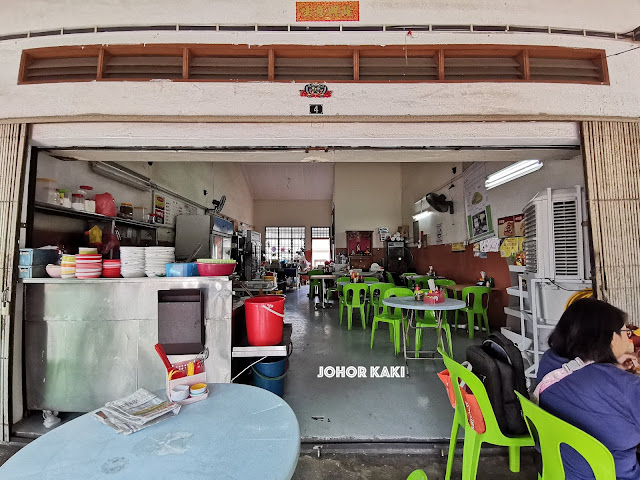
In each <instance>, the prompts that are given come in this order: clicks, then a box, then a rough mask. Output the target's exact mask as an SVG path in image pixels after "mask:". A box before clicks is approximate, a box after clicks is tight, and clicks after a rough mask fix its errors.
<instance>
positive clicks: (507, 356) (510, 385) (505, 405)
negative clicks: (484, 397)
mask: <svg viewBox="0 0 640 480" xmlns="http://www.w3.org/2000/svg"><path fill="white" fill-rule="evenodd" d="M467 361H468V362H469V363H470V364H471V366H472V372H473V373H474V374H475V375H476V376H477V377H478V378H479V379H480V380H481V381H482V383H483V384H484V387H485V388H486V390H487V394H488V395H489V401H490V402H491V406H492V407H493V411H494V413H495V415H496V420H497V421H498V426H499V427H500V430H501V431H502V433H504V434H505V435H522V434H525V433H527V425H526V424H525V421H524V418H523V416H522V408H521V407H520V402H519V401H518V397H516V394H515V393H514V390H515V391H517V392H518V393H521V394H522V395H524V397H525V398H529V394H528V392H527V385H526V380H525V377H524V364H523V362H522V354H521V353H520V350H519V349H518V348H517V347H516V346H515V345H514V344H513V342H512V341H511V340H509V339H508V338H506V337H505V336H504V335H502V334H501V333H492V334H491V335H489V336H488V337H487V339H486V340H485V341H484V342H482V345H474V346H471V347H469V348H467Z"/></svg>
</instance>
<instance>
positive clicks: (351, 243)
mask: <svg viewBox="0 0 640 480" xmlns="http://www.w3.org/2000/svg"><path fill="white" fill-rule="evenodd" d="M372 238H373V231H361V230H357V231H348V232H347V255H354V256H357V255H366V256H371V255H372V248H371V247H372V245H371V240H372Z"/></svg>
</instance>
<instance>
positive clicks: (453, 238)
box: [403, 156, 584, 245]
mask: <svg viewBox="0 0 640 480" xmlns="http://www.w3.org/2000/svg"><path fill="white" fill-rule="evenodd" d="M485 165H486V172H487V175H489V174H490V173H493V172H496V171H497V170H500V169H501V168H504V167H506V166H508V165H510V163H508V162H488V163H486V164H485ZM452 166H454V165H453V164H435V165H425V166H414V165H406V166H405V168H406V170H407V177H410V178H411V179H412V180H411V181H410V182H409V184H404V185H405V192H406V195H407V198H406V201H403V214H404V215H405V218H409V217H410V215H412V214H413V213H412V212H413V202H415V201H416V200H418V199H419V198H420V196H424V195H425V194H426V193H428V192H431V191H435V192H436V193H444V194H445V195H447V197H448V198H450V199H452V200H453V202H454V211H455V213H454V214H453V215H451V214H449V213H432V214H430V215H429V216H428V217H426V218H424V219H421V220H419V223H420V230H422V231H423V232H424V233H425V234H426V235H427V242H428V244H429V245H435V243H436V225H437V224H438V223H442V233H443V243H445V244H449V243H453V242H463V241H466V240H467V236H468V234H467V226H466V217H465V207H464V193H463V180H462V178H460V179H457V180H453V184H454V185H455V186H454V187H453V188H452V189H449V188H448V185H447V186H445V187H444V188H442V189H440V190H436V189H437V188H438V187H440V186H441V185H443V183H446V182H447V178H446V177H447V175H448V178H449V179H451V178H452V177H451V167H452ZM426 167H433V168H432V169H429V171H430V175H427V174H425V173H424V172H420V169H422V168H426ZM458 172H460V169H459V168H458ZM431 173H432V175H431ZM409 174H412V175H409ZM407 177H405V178H407ZM420 177H421V178H423V179H424V184H423V185H424V188H419V187H411V184H413V185H419V183H420V182H419V181H418V180H416V178H420ZM443 177H444V178H445V180H444V182H443V181H442V179H443ZM576 185H581V186H583V187H584V172H583V167H582V158H581V157H580V156H576V157H575V158H573V159H571V160H557V161H548V162H545V163H544V166H543V167H542V168H541V169H540V170H538V171H537V172H534V173H531V174H529V175H526V176H524V177H521V178H518V179H516V180H513V181H511V182H509V183H505V184H504V185H500V186H499V187H496V188H493V189H491V190H489V199H490V205H491V215H492V217H493V218H492V219H493V228H494V231H495V232H496V233H497V231H498V218H500V217H505V216H510V215H516V214H519V213H522V209H523V207H524V206H525V205H526V204H527V202H529V200H531V199H532V198H533V196H534V195H535V194H536V193H538V192H539V191H541V190H545V189H546V188H548V187H551V188H571V187H574V186H576ZM407 186H409V187H410V188H407ZM414 193H415V194H417V195H414ZM409 195H412V197H409ZM410 198H413V202H411V200H410ZM403 200H404V199H403ZM410 224H411V223H410Z"/></svg>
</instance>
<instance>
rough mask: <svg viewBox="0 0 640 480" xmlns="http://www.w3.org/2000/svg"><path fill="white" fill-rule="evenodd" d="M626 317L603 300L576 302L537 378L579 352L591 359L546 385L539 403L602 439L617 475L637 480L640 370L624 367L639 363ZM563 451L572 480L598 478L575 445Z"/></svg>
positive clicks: (552, 339) (639, 469)
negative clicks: (630, 369) (634, 371)
mask: <svg viewBox="0 0 640 480" xmlns="http://www.w3.org/2000/svg"><path fill="white" fill-rule="evenodd" d="M626 317H627V316H626V314H625V313H624V312H622V311H621V310H619V309H617V308H616V307H614V306H612V305H609V304H608V303H605V302H602V301H600V300H595V299H591V298H588V299H583V300H578V301H576V302H575V303H573V304H572V305H571V306H569V308H568V309H567V310H566V311H565V312H564V314H563V315H562V317H561V318H560V321H559V322H558V325H557V326H556V328H555V329H554V331H553V333H552V334H551V336H550V337H549V347H550V350H548V351H546V352H545V354H544V355H543V356H542V359H541V360H540V367H539V369H538V382H540V381H541V380H542V378H543V377H544V376H545V375H546V374H547V373H549V372H551V371H553V370H555V369H557V368H561V367H562V365H563V364H564V363H567V362H568V361H570V360H573V359H574V358H576V357H579V358H580V359H581V360H583V362H585V363H586V362H588V361H592V362H593V363H591V364H589V365H586V366H584V367H582V368H581V369H579V370H576V371H574V372H573V373H572V374H570V375H568V376H567V377H565V378H563V379H561V380H559V381H558V382H557V383H554V384H552V385H550V386H549V387H548V388H546V389H545V390H544V391H542V393H541V394H540V406H541V407H542V408H544V409H545V410H547V411H549V412H550V413H552V414H553V415H555V416H557V417H559V418H561V419H563V420H565V421H566V422H568V423H570V424H572V425H575V426H576V427H578V428H580V429H581V430H583V431H585V432H587V433H588V434H590V435H591V436H593V437H595V438H596V439H598V440H599V441H600V442H602V443H603V444H604V445H605V446H606V447H607V448H608V449H609V450H610V451H611V454H612V455H613V458H614V461H615V465H616V477H617V478H618V479H624V480H632V479H633V480H638V479H640V465H638V460H637V458H636V447H637V446H638V444H640V409H639V408H638V406H639V405H640V404H639V403H638V401H639V400H640V376H638V375H635V374H632V373H629V372H626V371H625V370H626V369H629V368H630V367H631V368H633V367H634V366H637V365H638V362H637V358H636V357H635V355H632V354H629V353H627V352H628V347H629V329H628V328H627V327H626V326H625V323H626ZM561 453H562V458H563V464H564V468H565V473H566V478H567V480H583V479H585V480H586V479H593V478H594V477H593V473H592V472H591V468H590V467H589V465H588V464H587V462H586V461H585V460H584V459H583V458H582V456H580V455H579V454H578V453H577V452H576V451H575V450H573V449H571V448H570V447H568V446H566V445H563V446H562V447H561Z"/></svg>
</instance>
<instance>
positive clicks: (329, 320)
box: [283, 286, 482, 442]
mask: <svg viewBox="0 0 640 480" xmlns="http://www.w3.org/2000/svg"><path fill="white" fill-rule="evenodd" d="M307 293H308V287H306V286H303V287H302V288H301V289H300V290H297V291H293V292H292V291H289V292H287V300H286V304H285V305H286V306H285V315H286V317H285V321H287V322H291V323H292V324H293V336H292V340H293V354H292V355H291V357H290V362H289V371H288V373H287V377H286V381H285V394H284V397H283V398H284V399H285V400H286V401H287V403H288V404H289V405H290V406H291V408H292V409H293V411H294V412H295V413H296V415H297V417H298V422H299V424H300V434H301V437H302V441H303V442H372V441H374V442H376V441H377V442H380V441H384V442H398V441H403V442H434V441H443V440H444V441H448V438H449V435H450V432H451V422H452V421H453V409H452V408H451V405H450V404H449V401H448V398H447V395H446V392H445V389H444V386H443V385H442V383H441V382H440V380H439V379H438V377H437V376H436V373H437V372H439V371H441V370H443V369H444V363H443V362H442V360H414V361H409V369H410V376H409V377H408V378H353V379H350V378H317V375H318V371H319V367H320V366H329V365H332V366H336V365H338V366H349V365H354V366H365V367H366V368H367V372H369V367H370V366H380V367H382V366H389V367H390V366H402V365H404V357H403V355H402V352H401V353H400V355H398V356H395V355H394V353H393V344H392V343H391V342H390V341H389V333H388V328H387V326H386V325H384V324H380V328H379V329H378V330H376V336H375V344H374V348H373V349H370V347H369V342H370V340H371V326H370V322H368V327H367V329H366V330H362V325H361V322H360V318H359V313H354V322H353V328H352V330H351V331H349V330H347V325H346V310H345V313H344V321H343V325H340V323H339V319H338V308H337V302H336V305H334V306H333V307H331V308H327V309H325V310H321V309H318V310H315V309H314V301H312V300H310V299H309V298H308V297H307ZM476 337H479V338H476V339H475V340H474V341H473V342H472V341H470V340H469V337H468V335H467V333H466V332H465V331H464V330H460V331H458V332H455V333H454V338H453V345H454V355H455V357H456V359H460V360H462V359H464V354H465V351H466V348H467V346H469V345H470V344H472V343H474V342H475V343H479V342H480V341H481V340H482V336H480V335H476ZM412 342H413V336H412ZM435 343H436V337H435V330H434V331H433V332H431V331H427V332H426V334H425V335H424V341H423V348H425V349H426V348H429V347H430V346H431V345H433V346H435Z"/></svg>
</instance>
